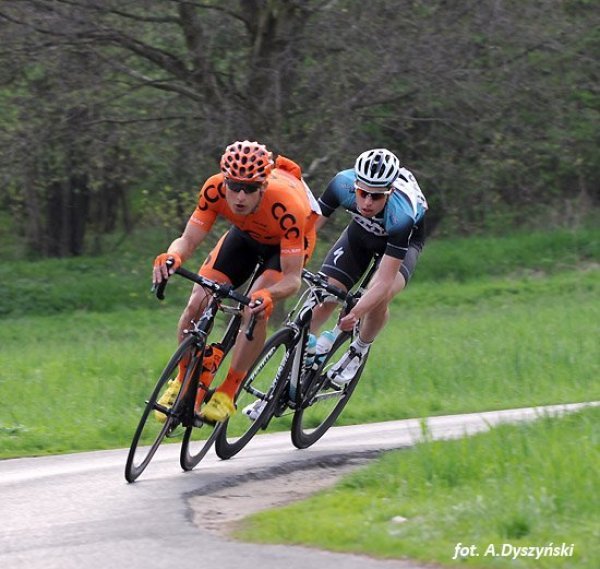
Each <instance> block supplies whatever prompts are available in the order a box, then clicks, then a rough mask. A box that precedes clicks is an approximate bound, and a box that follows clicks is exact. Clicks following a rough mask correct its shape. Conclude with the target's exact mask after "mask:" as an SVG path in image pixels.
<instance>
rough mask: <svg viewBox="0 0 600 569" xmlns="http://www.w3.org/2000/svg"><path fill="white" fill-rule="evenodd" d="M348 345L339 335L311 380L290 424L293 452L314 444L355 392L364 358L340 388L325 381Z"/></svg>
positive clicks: (345, 337) (347, 336)
mask: <svg viewBox="0 0 600 569" xmlns="http://www.w3.org/2000/svg"><path fill="white" fill-rule="evenodd" d="M351 341H352V335H351V334H349V333H347V332H344V333H342V334H340V335H339V336H338V337H337V339H336V341H335V343H334V344H333V347H332V348H331V350H330V352H329V353H328V354H327V356H326V357H325V360H324V361H323V363H322V364H321V366H320V367H319V369H318V370H317V371H316V372H315V373H314V375H313V376H312V378H311V379H310V383H309V385H308V386H307V387H306V389H305V392H304V394H303V401H302V403H301V404H300V406H299V407H298V408H297V409H296V411H295V413H294V418H293V420H292V430H291V435H292V443H293V444H294V446H295V447H296V448H300V449H302V448H308V447H309V446H311V445H313V444H315V443H316V442H317V441H318V440H319V439H320V438H321V437H322V436H323V435H324V434H325V433H326V432H327V429H329V427H331V425H333V423H334V422H335V420H336V419H337V418H338V417H339V415H340V413H341V412H342V410H343V409H344V407H345V406H346V404H347V403H348V400H349V399H350V396H351V395H352V392H353V391H354V389H355V388H356V385H357V384H358V380H359V379H360V376H361V374H362V372H363V369H364V367H365V364H366V361H367V358H364V360H363V362H362V364H361V366H360V368H359V369H358V371H357V372H356V375H355V376H354V377H353V378H352V380H351V381H350V382H349V383H348V384H347V385H346V386H344V387H343V388H341V389H340V388H338V387H336V386H334V385H332V384H331V383H330V381H329V380H328V379H327V372H328V371H329V369H330V368H331V367H332V366H333V365H334V364H335V363H337V361H338V360H339V359H340V358H341V357H342V355H343V354H344V353H345V352H346V350H347V349H348V347H349V345H350V342H351Z"/></svg>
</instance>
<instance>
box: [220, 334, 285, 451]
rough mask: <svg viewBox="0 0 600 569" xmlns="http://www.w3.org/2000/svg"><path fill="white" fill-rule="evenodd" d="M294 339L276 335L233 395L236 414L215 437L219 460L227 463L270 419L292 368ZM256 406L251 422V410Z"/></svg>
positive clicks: (270, 339) (266, 345) (268, 342)
mask: <svg viewBox="0 0 600 569" xmlns="http://www.w3.org/2000/svg"><path fill="white" fill-rule="evenodd" d="M293 336H294V334H293V332H292V330H290V329H289V328H282V329H281V330H278V331H277V332H275V334H273V336H271V337H270V338H269V339H268V340H267V342H266V343H265V346H264V348H263V350H262V352H261V353H260V355H259V356H258V358H257V359H256V361H255V362H254V364H253V365H252V367H251V368H250V370H249V371H248V374H247V375H246V378H245V379H244V381H243V382H242V385H241V386H240V389H239V390H238V393H237V395H236V399H235V403H236V408H237V411H236V413H235V414H234V415H232V416H231V417H229V419H228V420H227V421H226V422H225V423H223V425H222V427H221V428H220V429H219V432H218V434H217V438H216V441H215V451H216V453H217V455H218V456H219V457H220V458H222V459H228V458H231V457H232V456H234V455H236V454H237V453H238V452H240V451H241V450H242V449H243V448H244V447H245V446H246V445H247V444H248V443H249V442H250V440H251V439H252V437H253V436H254V435H255V434H256V432H257V431H258V430H259V429H260V428H261V427H262V426H263V425H265V426H266V423H267V421H268V420H269V419H270V418H271V416H272V415H273V412H274V411H275V408H276V405H277V403H278V402H279V398H280V396H282V394H283V390H284V389H285V386H286V385H287V379H288V375H289V371H290V368H291V366H292V358H291V354H292V353H293V352H292V351H291V350H290V347H291V346H292V343H293ZM259 405H260V407H259V408H258V407H256V408H255V409H254V411H255V416H253V417H252V418H250V416H249V415H248V413H250V410H251V409H252V408H253V407H254V406H259ZM256 409H259V411H258V412H257V411H256ZM251 416H252V414H251ZM252 419H254V420H252Z"/></svg>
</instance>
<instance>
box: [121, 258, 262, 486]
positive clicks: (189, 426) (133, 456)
mask: <svg viewBox="0 0 600 569" xmlns="http://www.w3.org/2000/svg"><path fill="white" fill-rule="evenodd" d="M169 263H170V262H168V265H169ZM170 266H172V264H171V265H170ZM257 269H258V266H257ZM175 274H177V275H179V276H181V277H184V278H186V279H188V280H190V281H192V282H194V283H196V284H198V285H200V286H202V287H204V288H205V289H207V290H208V291H210V292H211V294H210V296H209V299H208V302H207V304H206V306H205V308H204V310H203V311H202V314H201V316H200V318H199V319H198V320H197V321H195V322H192V323H191V327H190V329H189V330H185V337H184V339H183V341H182V342H181V343H180V344H179V346H178V348H177V350H176V351H175V353H174V354H173V356H172V357H171V358H170V360H169V362H168V363H167V365H166V367H165V368H164V370H163V371H162V373H161V374H160V377H159V378H158V381H157V382H156V385H155V387H154V389H153V390H152V393H151V394H150V397H149V398H148V399H147V400H146V402H145V407H144V411H143V413H142V417H141V419H140V422H139V424H138V426H137V429H136V431H135V434H134V436H133V440H132V442H131V447H130V449H129V454H128V456H127V463H126V466H125V478H126V479H127V481H128V482H134V481H135V480H136V479H137V478H138V477H139V476H140V474H142V472H143V471H144V470H145V468H146V467H147V466H148V464H149V463H150V461H151V460H152V457H153V456H154V455H155V453H156V451H157V450H158V447H159V446H160V444H161V443H162V442H163V440H164V439H165V438H174V437H177V436H181V434H183V440H182V443H181V453H180V464H181V467H182V468H183V470H192V469H193V468H194V467H195V466H196V465H197V464H198V463H199V462H200V461H201V460H202V458H203V457H204V456H205V455H206V453H207V452H208V450H209V449H210V447H211V445H212V444H213V442H214V440H215V438H216V435H217V433H218V430H219V427H220V423H217V424H212V423H209V422H207V421H203V420H202V418H201V417H200V416H199V415H198V414H197V413H196V412H195V410H197V409H199V408H200V406H201V405H202V404H203V403H205V402H207V401H208V400H209V399H210V397H211V395H212V393H213V390H211V389H210V384H205V383H203V381H202V378H203V373H202V372H203V368H204V367H205V366H203V364H204V363H206V361H207V360H208V357H209V354H210V355H211V357H212V359H213V363H214V364H216V365H215V366H213V367H212V369H211V370H210V371H211V372H213V373H212V374H211V375H210V376H209V377H210V378H211V379H212V378H214V375H215V374H216V373H217V371H218V367H219V366H220V365H221V364H222V362H223V361H224V360H225V357H226V356H227V354H228V352H229V351H230V350H231V348H232V347H233V345H234V344H235V341H236V338H237V335H238V332H239V331H240V327H241V323H242V311H243V309H244V307H245V306H247V305H248V304H249V303H250V298H248V297H247V296H246V295H245V294H240V293H238V292H236V291H235V290H234V289H233V287H232V286H231V285H230V284H222V283H217V282H215V281H213V280H210V279H207V278H205V277H203V276H201V275H198V274H196V273H193V272H191V271H189V270H187V269H185V268H184V267H179V268H178V269H177V270H176V271H175ZM256 274H257V271H256V270H255V272H254V275H253V276H252V278H251V279H250V281H249V284H248V285H247V289H246V292H247V291H248V290H249V289H250V287H251V286H252V283H253V281H254V278H255V275H256ZM166 284H167V281H166V280H165V281H163V282H162V283H161V284H160V285H159V286H158V287H156V289H155V293H156V296H157V298H159V299H160V300H162V299H164V294H165V287H166ZM226 300H233V301H234V303H235V304H234V305H232V304H231V303H229V304H227V303H226V302H225V301H226ZM219 312H222V313H224V314H227V315H230V319H229V322H228V324H227V326H226V328H225V332H224V333H223V335H222V336H221V339H220V340H219V341H218V342H212V343H211V342H209V336H210V335H211V333H212V332H213V326H214V324H215V319H216V317H217V315H218V313H219ZM255 324H256V320H255V318H254V317H251V318H250V320H249V322H248V327H247V329H246V331H245V333H246V336H247V337H248V339H250V340H251V339H252V335H253V331H254V326H255ZM215 353H218V354H219V356H220V357H219V358H218V359H219V363H217V362H216V360H215V359H214V354H215ZM180 363H183V364H184V365H185V367H186V371H185V375H184V377H183V379H182V380H181V388H180V390H179V394H178V395H177V397H176V399H175V401H174V403H173V405H172V406H171V407H170V408H166V407H164V406H162V405H161V404H160V403H159V400H160V398H161V396H162V394H163V393H164V392H165V390H166V388H167V387H168V382H170V381H175V380H176V379H175V378H176V377H177V375H178V372H179V368H180ZM158 417H160V419H161V420H160V421H159V420H157V418H158Z"/></svg>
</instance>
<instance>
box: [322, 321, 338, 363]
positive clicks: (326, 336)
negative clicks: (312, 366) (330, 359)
mask: <svg viewBox="0 0 600 569" xmlns="http://www.w3.org/2000/svg"><path fill="white" fill-rule="evenodd" d="M339 333H340V331H339V330H338V329H337V328H334V329H333V330H325V332H323V333H322V334H321V335H320V336H319V339H318V340H317V348H316V358H317V359H322V358H323V357H324V356H326V355H327V354H328V353H329V350H331V347H332V346H333V343H334V342H335V339H336V338H337V335H338V334H339Z"/></svg>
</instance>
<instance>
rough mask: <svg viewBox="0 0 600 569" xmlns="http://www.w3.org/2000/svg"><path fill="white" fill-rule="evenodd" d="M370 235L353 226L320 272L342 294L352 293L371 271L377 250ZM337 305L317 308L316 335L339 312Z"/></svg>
mask: <svg viewBox="0 0 600 569" xmlns="http://www.w3.org/2000/svg"><path fill="white" fill-rule="evenodd" d="M368 235H370V234H368V233H367V232H366V231H365V230H364V229H363V228H362V227H360V226H359V225H358V224H356V223H354V222H352V223H350V225H348V227H346V229H344V231H343V232H342V234H341V235H340V237H339V238H338V240H337V241H336V242H335V244H334V245H333V247H332V248H331V249H330V250H329V252H328V253H327V255H326V256H325V259H324V260H323V264H322V266H321V269H320V272H321V273H323V274H325V275H327V277H328V281H329V283H330V284H332V285H334V286H337V287H338V288H340V289H341V290H344V291H348V290H350V289H351V288H352V287H353V286H354V285H355V284H356V283H357V282H358V280H359V279H360V277H361V275H362V274H363V273H364V272H365V271H366V270H367V267H368V266H369V263H370V262H371V259H372V257H373V253H374V251H373V248H372V247H369V246H365V244H367V245H369V244H370V240H369V239H367V236H368ZM335 307H336V303H335V302H325V303H323V304H322V305H321V306H318V307H317V308H315V310H314V312H313V319H312V323H311V332H313V333H314V334H316V333H317V332H318V331H319V329H320V327H321V326H322V325H323V324H324V323H325V322H326V321H327V319H328V318H329V317H330V316H331V314H332V312H333V311H334V310H335Z"/></svg>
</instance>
